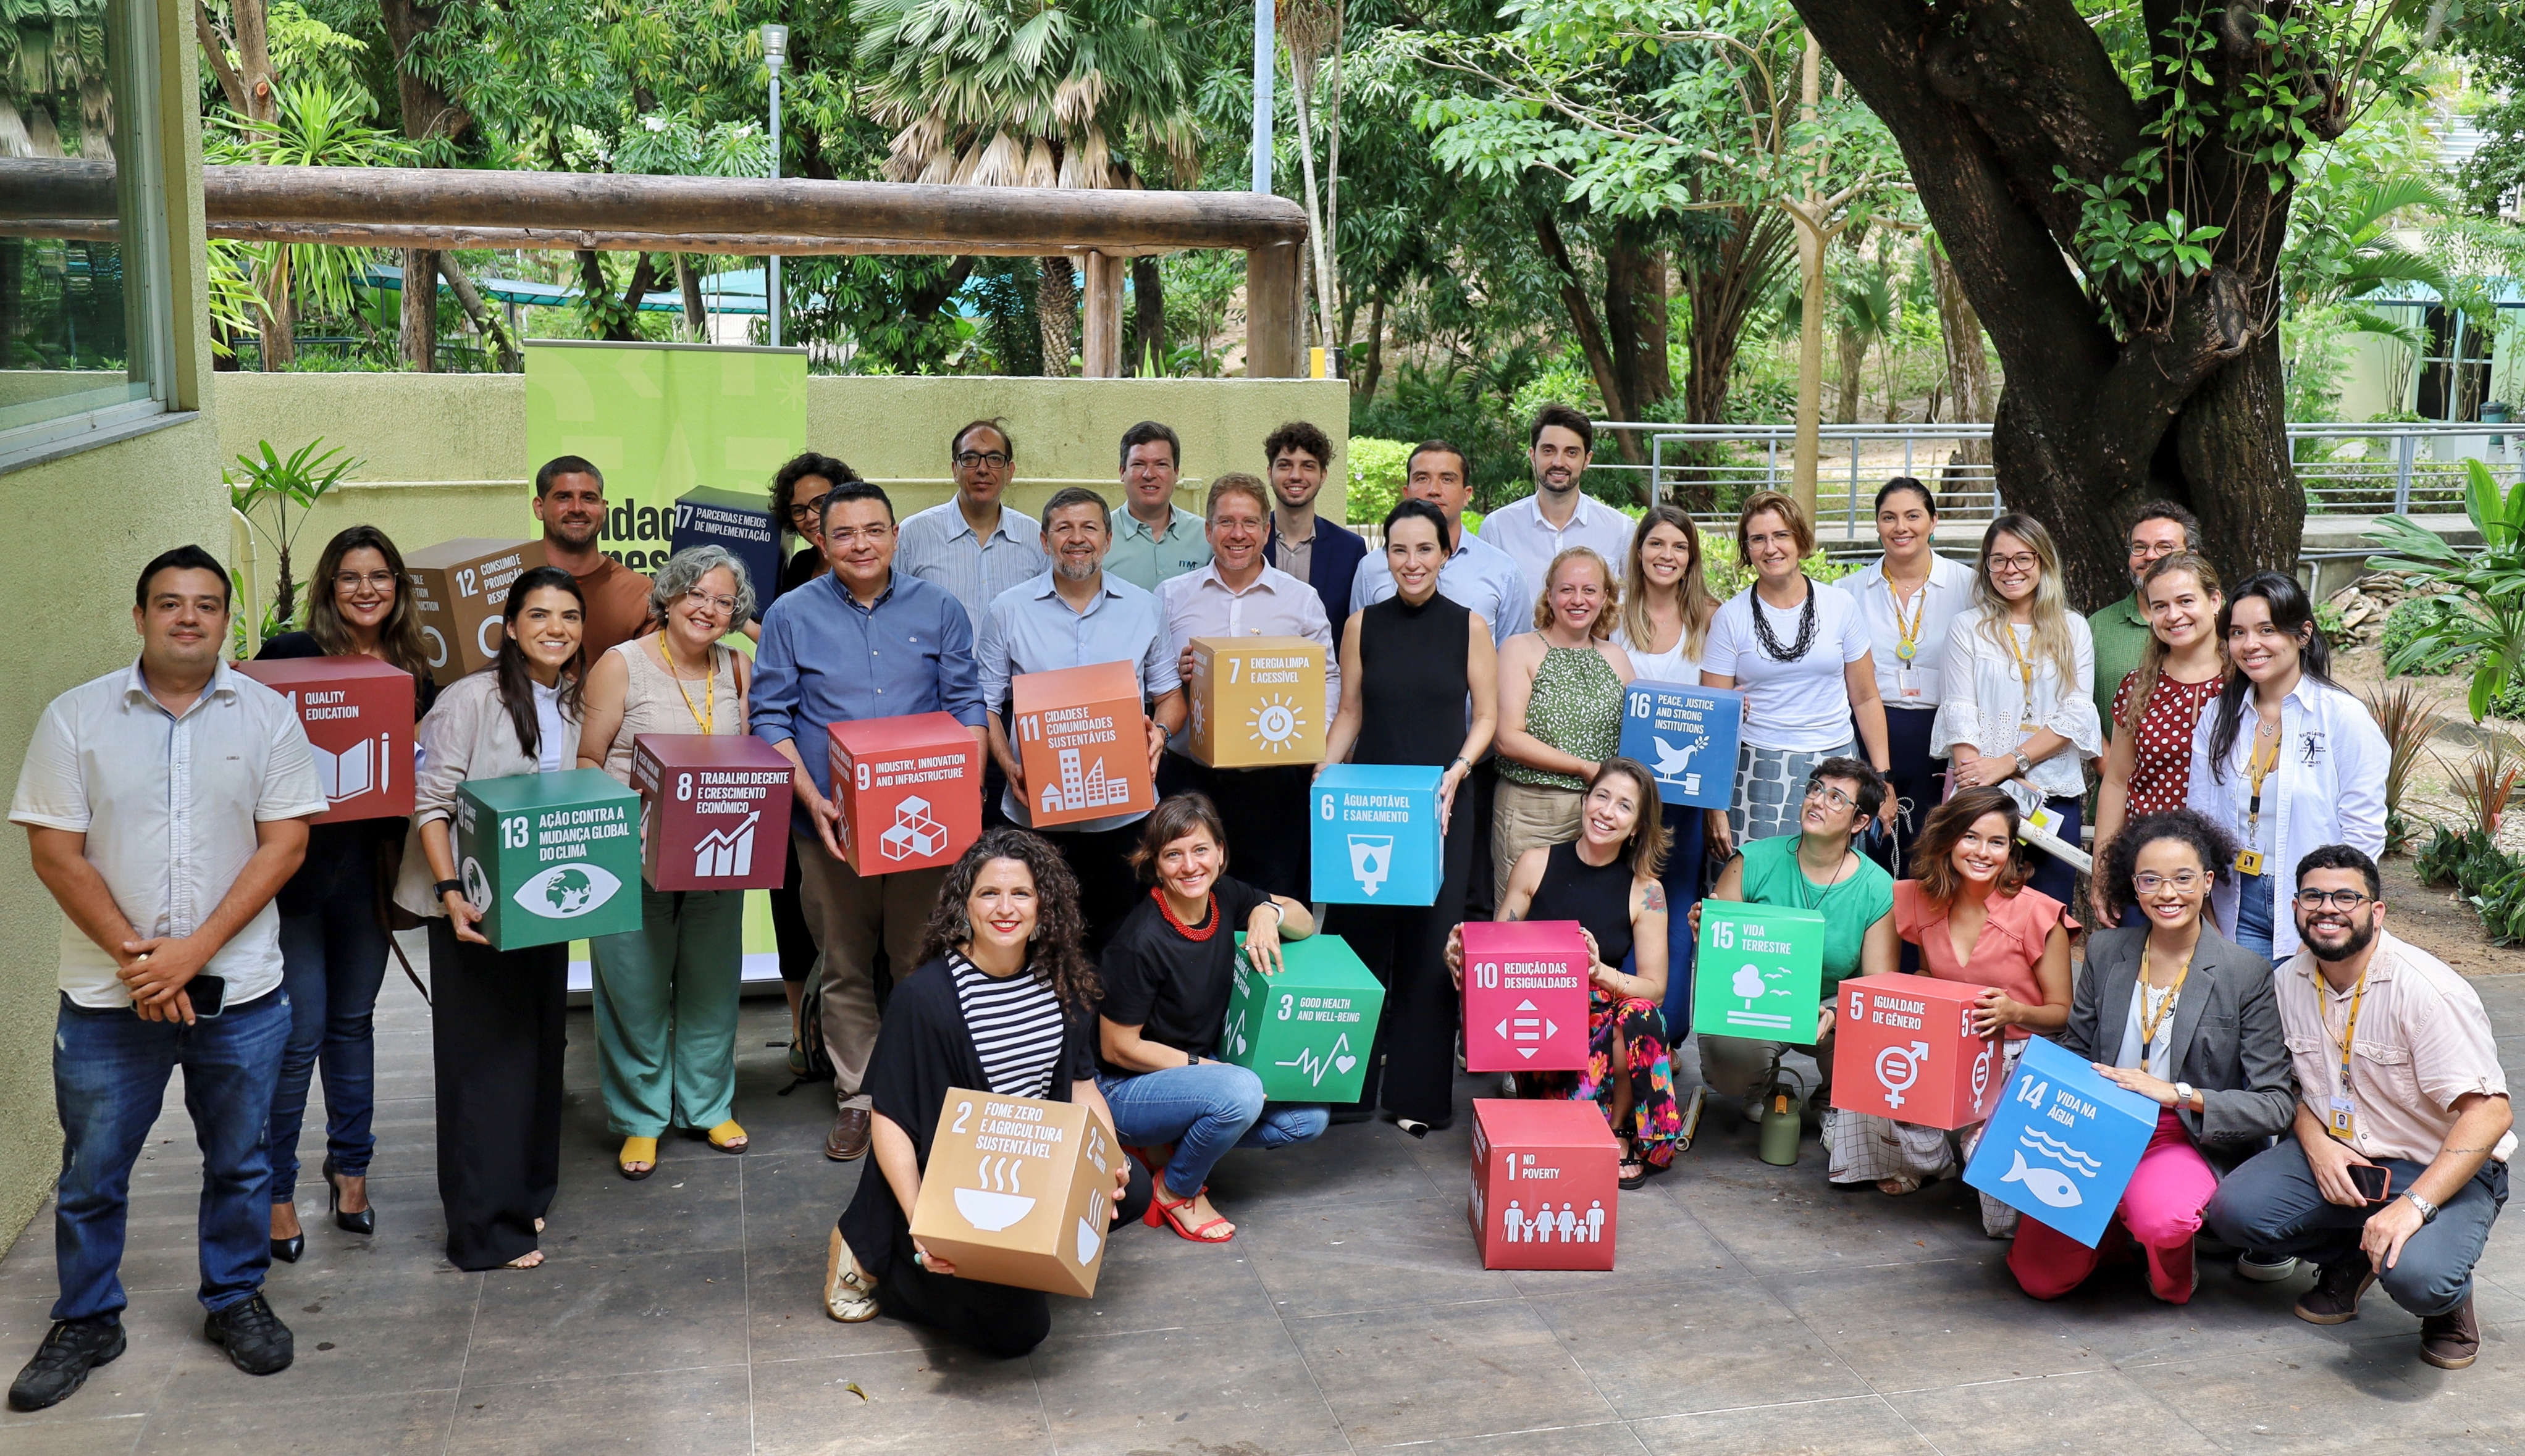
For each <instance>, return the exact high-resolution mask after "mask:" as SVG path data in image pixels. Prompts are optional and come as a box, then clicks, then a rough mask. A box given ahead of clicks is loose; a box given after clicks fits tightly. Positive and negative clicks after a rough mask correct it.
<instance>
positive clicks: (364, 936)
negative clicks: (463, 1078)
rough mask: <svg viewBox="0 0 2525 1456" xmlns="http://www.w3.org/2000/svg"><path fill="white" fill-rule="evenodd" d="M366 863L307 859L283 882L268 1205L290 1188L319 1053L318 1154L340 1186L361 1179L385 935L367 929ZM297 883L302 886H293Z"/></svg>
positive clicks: (291, 1194)
mask: <svg viewBox="0 0 2525 1456" xmlns="http://www.w3.org/2000/svg"><path fill="white" fill-rule="evenodd" d="M376 873H377V871H376V861H375V859H374V858H373V857H372V856H371V854H368V853H362V854H340V855H331V856H327V857H325V858H324V859H323V860H322V861H320V860H318V859H315V858H310V859H309V860H308V861H307V863H306V864H305V865H304V866H303V867H301V868H300V869H299V871H298V873H297V875H296V876H295V877H294V878H293V880H292V883H291V889H293V890H297V891H302V892H304V894H303V895H302V896H291V897H289V900H290V902H291V908H300V907H301V906H303V909H300V913H296V914H292V913H289V910H287V909H284V910H283V911H282V913H281V916H280V961H281V985H283V986H285V987H287V988H288V990H289V1007H290V1017H289V1045H288V1047H287V1049H285V1050H284V1051H282V1053H281V1056H280V1084H279V1086H278V1087H277V1088H276V1089H274V1091H273V1092H272V1202H274V1203H287V1202H290V1201H291V1200H292V1199H293V1198H295V1196H296V1194H297V1189H298V1132H299V1129H300V1128H301V1127H302V1126H303V1125H304V1124H305V1123H306V1121H307V1084H308V1082H309V1081H310V1080H311V1078H312V1077H313V1076H314V1074H315V1071H316V1068H317V1065H318V1062H319V1056H320V1053H321V1056H322V1066H323V1069H324V1150H325V1152H326V1154H327V1155H328V1156H330V1157H331V1159H332V1161H333V1169H334V1171H335V1172H337V1173H340V1174H341V1175H342V1176H344V1177H346V1178H364V1177H366V1176H368V1171H369V1156H370V1154H371V1153H372V1152H374V1151H375V1150H376V1145H377V1140H376V1138H375V1136H374V1135H373V1134H371V1132H370V1122H371V1117H372V1116H373V1115H374V1113H375V1111H376V1101H377V1048H376V1040H375V1036H374V1031H373V1023H374V1021H375V1015H376V1009H377V988H378V987H379V986H380V985H382V984H383V983H384V981H385V975H386V955H387V954H388V949H387V942H386V931H385V927H384V926H383V925H382V924H380V923H379V922H378V920H377V883H376ZM301 882H306V883H301Z"/></svg>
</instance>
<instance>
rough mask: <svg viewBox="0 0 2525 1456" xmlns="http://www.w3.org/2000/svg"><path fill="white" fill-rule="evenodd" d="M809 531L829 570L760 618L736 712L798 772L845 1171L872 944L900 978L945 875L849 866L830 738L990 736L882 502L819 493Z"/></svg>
mask: <svg viewBox="0 0 2525 1456" xmlns="http://www.w3.org/2000/svg"><path fill="white" fill-rule="evenodd" d="M820 530H821V532H822V541H821V545H822V548H823V552H824V559H825V561H826V563H827V564H828V566H829V567H830V569H829V570H827V571H826V572H825V573H824V574H823V575H822V576H818V577H817V578H816V579H815V580H813V581H811V582H808V583H807V584H806V585H804V586H802V587H799V588H798V589H797V590H795V591H792V592H788V593H784V594H783V595H782V596H781V597H780V599H779V600H778V601H775V602H773V603H772V604H771V609H770V610H769V611H767V612H765V613H764V615H763V641H762V643H761V645H760V646H758V647H757V648H756V649H755V655H754V684H753V689H752V692H751V693H750V695H749V697H748V704H749V705H750V707H751V710H752V726H753V729H754V734H755V736H756V737H757V738H760V739H762V740H763V741H764V742H766V743H768V744H770V745H771V746H772V747H773V748H775V749H778V750H779V751H780V752H781V753H782V754H783V755H784V756H786V757H787V758H788V759H789V761H790V762H792V763H794V764H796V765H797V768H796V770H795V771H794V772H793V773H792V774H791V775H790V779H791V783H792V785H793V787H794V789H795V791H796V792H795V795H794V797H793V799H792V801H791V802H792V804H793V807H792V808H791V810H790V816H791V817H790V829H789V833H790V839H791V841H792V844H793V845H794V847H795V850H796V853H797V857H798V903H799V908H800V909H801V910H802V911H804V912H805V914H806V917H807V925H808V928H809V929H810V930H811V931H813V932H814V934H815V937H816V947H817V950H818V951H820V952H821V954H822V961H823V972H822V975H823V982H822V988H823V989H822V991H821V993H820V994H819V996H818V1000H817V1005H818V1007H819V1008H820V1016H821V1022H822V1026H823V1029H824V1045H825V1047H826V1049H827V1050H828V1051H829V1052H830V1054H831V1056H832V1060H833V1096H834V1100H835V1101H836V1103H838V1106H837V1108H836V1110H835V1114H834V1120H833V1130H832V1132H831V1134H830V1135H828V1136H827V1137H826V1139H825V1141H824V1155H825V1156H826V1157H829V1158H832V1159H834V1160H835V1161H837V1162H848V1161H850V1160H851V1159H853V1158H856V1157H859V1156H860V1155H861V1154H863V1153H865V1152H866V1151H867V1145H868V1131H869V1122H868V1113H869V1110H870V1104H869V1098H868V1095H867V1093H866V1092H865V1091H863V1090H862V1082H863V1079H864V1078H865V1077H866V1074H867V1066H868V1058H869V1057H870V1056H872V1055H874V1053H875V1051H876V1033H877V1009H876V955H877V949H878V947H879V946H883V947H884V951H885V956H886V959H887V962H888V963H889V965H890V966H891V968H892V970H893V973H894V974H895V975H897V976H906V975H910V974H911V973H912V971H913V968H914V967H916V966H917V965H919V964H920V960H919V954H920V936H921V932H922V931H923V930H924V929H925V928H926V927H927V925H928V923H929V907H930V906H931V905H932V904H934V903H936V901H937V899H938V887H939V885H940V883H941V882H943V881H944V880H945V879H946V878H947V870H946V867H945V866H939V867H937V868H933V869H925V870H903V871H899V872H897V873H895V874H890V875H866V876H863V875H861V874H860V873H859V872H858V871H856V870H854V869H852V868H851V866H850V863H849V861H848V860H846V859H845V858H844V857H843V855H842V846H841V837H840V823H841V808H840V805H838V804H837V803H835V802H834V800H833V783H832V740H831V737H830V735H829V734H828V732H827V729H828V728H829V727H830V726H831V725H832V724H835V723H856V722H863V721H866V720H867V719H870V718H899V717H906V716H909V715H911V714H914V713H931V712H943V713H947V714H949V715H951V716H953V717H954V718H955V719H956V721H957V722H960V723H963V724H965V726H966V727H968V728H971V729H972V730H973V736H974V738H975V740H976V741H977V742H982V743H983V744H984V746H985V747H987V740H986V739H985V738H984V734H983V729H982V716H983V715H982V694H981V690H980V688H979V687H978V686H977V685H976V683H975V681H974V674H973V629H972V625H971V623H969V622H968V621H967V620H966V619H965V608H964V607H962V606H960V605H958V603H957V601H956V599H955V598H953V597H951V596H949V595H948V594H947V591H946V589H945V588H943V587H939V586H935V585H932V584H931V583H929V582H926V581H923V580H921V579H920V578H919V577H916V576H912V575H908V574H906V573H904V572H900V571H897V570H895V569H894V561H895V558H896V534H895V528H894V503H893V502H892V501H890V500H888V499H887V498H886V494H885V492H884V491H882V490H880V489H878V488H877V487H875V486H873V485H870V484H868V483H867V482H866V481H864V480H847V481H843V482H841V483H840V484H838V485H835V486H834V487H833V489H832V492H831V493H830V494H829V495H827V496H825V497H824V509H823V522H822V525H821V527H820Z"/></svg>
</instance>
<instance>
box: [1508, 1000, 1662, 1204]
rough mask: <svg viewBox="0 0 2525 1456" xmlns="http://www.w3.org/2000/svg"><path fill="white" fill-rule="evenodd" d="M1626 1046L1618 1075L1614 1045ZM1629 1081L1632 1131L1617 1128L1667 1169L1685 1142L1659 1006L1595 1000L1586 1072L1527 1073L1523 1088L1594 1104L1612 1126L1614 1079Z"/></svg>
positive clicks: (1536, 1093)
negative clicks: (1679, 1143) (1680, 1142)
mask: <svg viewBox="0 0 2525 1456" xmlns="http://www.w3.org/2000/svg"><path fill="white" fill-rule="evenodd" d="M1617 1034H1618V1035H1619V1036H1620V1038H1621V1041H1622V1051H1623V1054H1624V1056H1623V1059H1624V1060H1625V1061H1626V1062H1627V1063H1628V1065H1627V1066H1626V1067H1624V1068H1623V1069H1621V1070H1620V1071H1619V1072H1616V1071H1615V1069H1614V1067H1613V1065H1612V1062H1613V1039H1614V1037H1615V1036H1616V1035H1617ZM1616 1076H1624V1077H1628V1078H1629V1079H1630V1087H1631V1112H1630V1126H1628V1127H1622V1126H1619V1125H1614V1126H1613V1132H1614V1133H1615V1134H1616V1135H1618V1136H1625V1137H1628V1138H1629V1139H1630V1140H1631V1141H1632V1143H1633V1144H1634V1145H1635V1146H1636V1147H1637V1148H1638V1149H1639V1156H1640V1161H1641V1162H1643V1163H1646V1164H1648V1165H1649V1166H1651V1167H1654V1168H1663V1167H1666V1166H1667V1165H1669V1164H1671V1163H1672V1162H1673V1161H1674V1146H1675V1141H1676V1140H1678V1139H1680V1138H1681V1137H1682V1136H1683V1113H1682V1111H1681V1109H1679V1108H1677V1107H1676V1106H1675V1104H1674V1067H1673V1063H1672V1061H1671V1059H1670V1058H1669V1057H1668V1055H1667V1052H1666V1042H1665V1017H1664V1016H1663V1015H1662V1014H1660V1013H1659V1010H1658V1008H1657V1003H1656V1002H1655V1001H1649V1000H1642V999H1641V998H1639V997H1637V996H1631V997H1627V998H1625V999H1623V1000H1619V1001H1604V1000H1597V999H1594V998H1592V997H1591V998H1590V999H1589V1001H1588V1005H1587V1070H1586V1071H1584V1072H1526V1073H1521V1074H1519V1087H1520V1090H1522V1091H1524V1092H1526V1093H1527V1094H1528V1095H1530V1096H1551V1097H1567V1098H1568V1099H1569V1100H1571V1101H1573V1102H1574V1101H1584V1100H1590V1099H1592V1100H1593V1101H1594V1102H1595V1103H1596V1105H1597V1106H1598V1107H1600V1108H1602V1109H1603V1110H1604V1113H1605V1121H1606V1122H1607V1123H1608V1124H1612V1122H1613V1087H1614V1081H1613V1079H1614V1078H1615V1077H1616Z"/></svg>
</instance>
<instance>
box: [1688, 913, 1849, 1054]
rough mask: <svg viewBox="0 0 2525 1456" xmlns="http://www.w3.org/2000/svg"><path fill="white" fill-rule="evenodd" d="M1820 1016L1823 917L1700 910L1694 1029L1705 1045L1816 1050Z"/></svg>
mask: <svg viewBox="0 0 2525 1456" xmlns="http://www.w3.org/2000/svg"><path fill="white" fill-rule="evenodd" d="M1822 1010H1823V916H1822V914H1821V913H1819V912H1817V911H1814V910H1801V909H1795V908H1792V907H1789V906H1784V905H1747V904H1738V903H1736V902H1735V901H1733V900H1724V899H1705V900H1703V901H1702V902H1701V949H1700V954H1699V955H1697V956H1696V957H1695V958H1694V960H1693V967H1692V1029H1693V1030H1694V1031H1696V1032H1699V1033H1700V1034H1701V1035H1703V1036H1705V1037H1755V1038H1759V1039H1760V1040H1762V1041H1766V1042H1787V1043H1791V1044H1792V1045H1798V1046H1806V1045H1810V1044H1812V1043H1813V1042H1814V1039H1815V1028H1816V1026H1817V1025H1818V1024H1820V1022H1821V1020H1822Z"/></svg>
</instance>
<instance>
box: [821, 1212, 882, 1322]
mask: <svg viewBox="0 0 2525 1456" xmlns="http://www.w3.org/2000/svg"><path fill="white" fill-rule="evenodd" d="M824 1313H826V1314H828V1315H830V1316H832V1317H833V1318H834V1319H836V1320H839V1321H841V1322H842V1323H843V1324H845V1325H857V1324H862V1323H864V1322H866V1321H868V1320H873V1319H875V1318H876V1286H875V1285H873V1284H870V1283H869V1282H868V1278H867V1276H866V1275H864V1274H862V1273H860V1266H859V1261H858V1260H857V1259H855V1258H853V1257H851V1246H850V1245H849V1244H847V1243H845V1242H843V1241H842V1231H841V1230H840V1229H838V1228H836V1229H834V1230H833V1231H832V1233H831V1234H830V1235H828V1236H827V1237H826V1238H825V1239H824Z"/></svg>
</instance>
